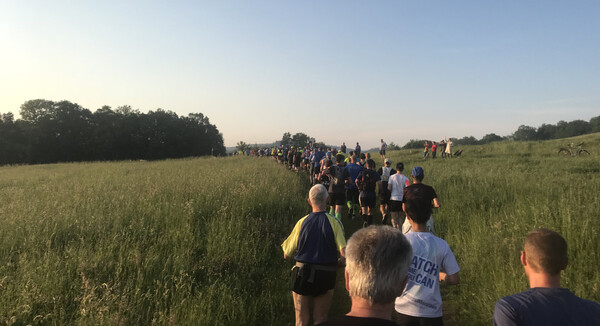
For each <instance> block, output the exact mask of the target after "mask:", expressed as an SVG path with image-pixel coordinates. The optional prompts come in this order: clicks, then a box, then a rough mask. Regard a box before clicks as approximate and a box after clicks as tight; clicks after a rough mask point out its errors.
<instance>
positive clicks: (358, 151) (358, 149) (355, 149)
mask: <svg viewBox="0 0 600 326" xmlns="http://www.w3.org/2000/svg"><path fill="white" fill-rule="evenodd" d="M354 154H356V156H357V157H360V144H359V143H358V142H356V147H355V148H354Z"/></svg>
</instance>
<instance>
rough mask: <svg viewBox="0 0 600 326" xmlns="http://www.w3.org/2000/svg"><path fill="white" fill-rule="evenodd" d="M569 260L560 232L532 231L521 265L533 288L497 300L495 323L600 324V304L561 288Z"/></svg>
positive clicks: (527, 240)
mask: <svg viewBox="0 0 600 326" xmlns="http://www.w3.org/2000/svg"><path fill="white" fill-rule="evenodd" d="M582 258H583V257H582ZM568 261H569V259H568V257H567V242H566V241H565V239H564V238H563V237H561V236H560V234H558V233H556V232H554V231H552V230H549V229H537V230H534V231H531V232H529V234H528V235H527V237H526V238H525V245H524V250H523V251H521V264H522V265H523V268H524V269H525V275H527V278H528V279H529V286H530V287H531V288H530V289H529V290H527V291H524V292H521V293H517V294H513V295H510V296H507V297H504V298H502V299H500V300H498V302H496V307H495V308H494V318H493V319H494V325H498V326H504V325H515V326H517V325H519V326H521V325H577V326H587V325H590V326H591V325H596V326H597V325H600V304H598V303H595V302H593V301H588V300H584V299H581V298H579V297H577V296H576V295H575V294H573V293H572V292H571V291H569V289H566V288H562V287H560V272H561V271H562V270H564V269H566V268H567V264H568Z"/></svg>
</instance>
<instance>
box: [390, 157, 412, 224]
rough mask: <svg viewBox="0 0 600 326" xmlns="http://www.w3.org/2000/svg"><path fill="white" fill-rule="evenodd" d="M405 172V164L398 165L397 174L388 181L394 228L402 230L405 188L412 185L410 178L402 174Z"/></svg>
mask: <svg viewBox="0 0 600 326" xmlns="http://www.w3.org/2000/svg"><path fill="white" fill-rule="evenodd" d="M402 171H404V164H403V163H398V164H396V174H394V175H392V176H390V179H389V180H388V190H389V191H390V215H391V220H392V227H395V228H396V229H400V227H401V226H402V223H403V222H400V215H401V214H402V195H403V193H404V188H406V187H408V186H409V185H410V181H409V180H408V178H407V177H406V176H405V175H404V174H402Z"/></svg>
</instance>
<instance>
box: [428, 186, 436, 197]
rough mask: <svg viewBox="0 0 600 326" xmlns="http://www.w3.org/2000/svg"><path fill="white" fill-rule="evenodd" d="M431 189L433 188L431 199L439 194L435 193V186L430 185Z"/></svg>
mask: <svg viewBox="0 0 600 326" xmlns="http://www.w3.org/2000/svg"><path fill="white" fill-rule="evenodd" d="M430 189H431V199H433V198H437V194H436V193H435V189H433V187H430Z"/></svg>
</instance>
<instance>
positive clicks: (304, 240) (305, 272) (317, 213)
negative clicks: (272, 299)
mask: <svg viewBox="0 0 600 326" xmlns="http://www.w3.org/2000/svg"><path fill="white" fill-rule="evenodd" d="M327 197H328V193H327V189H326V188H325V187H324V186H323V185H315V186H313V187H312V188H311V189H310V191H309V196H308V203H309V204H310V206H311V207H312V213H311V214H309V215H306V216H305V217H303V218H301V219H300V220H299V221H298V222H297V223H296V225H295V226H294V229H293V230H292V233H291V234H290V236H289V237H288V238H287V239H286V240H285V241H284V242H283V244H282V245H281V247H282V249H283V258H284V259H287V258H288V257H292V255H294V259H295V260H296V265H295V266H294V268H293V269H292V273H291V274H292V275H291V277H292V279H291V284H292V297H293V299H294V308H295V311H296V325H297V326H298V325H308V324H309V321H310V315H311V314H310V306H311V302H312V303H313V305H314V308H313V314H312V315H313V322H314V324H319V323H322V322H324V321H325V320H327V314H328V312H329V307H330V306H331V300H332V299H333V289H334V288H335V279H336V266H337V264H338V252H339V254H340V256H341V257H344V250H345V247H346V239H345V237H344V229H343V227H342V223H341V222H340V221H339V220H338V219H336V218H335V217H333V216H331V215H329V214H327V213H326V212H325V210H326V209H327Z"/></svg>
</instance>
